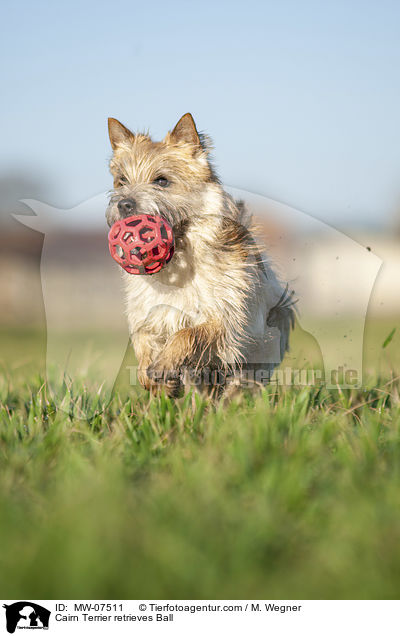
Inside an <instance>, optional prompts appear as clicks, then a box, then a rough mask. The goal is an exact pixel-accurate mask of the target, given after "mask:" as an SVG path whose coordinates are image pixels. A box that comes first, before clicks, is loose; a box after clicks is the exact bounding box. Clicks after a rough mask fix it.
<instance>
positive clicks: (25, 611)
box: [3, 601, 51, 634]
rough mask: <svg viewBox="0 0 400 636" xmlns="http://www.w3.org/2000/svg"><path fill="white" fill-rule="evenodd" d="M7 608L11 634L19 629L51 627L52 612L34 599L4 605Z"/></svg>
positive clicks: (8, 628) (7, 624)
mask: <svg viewBox="0 0 400 636" xmlns="http://www.w3.org/2000/svg"><path fill="white" fill-rule="evenodd" d="M3 607H4V608H5V610H6V621H7V623H6V627H7V631H8V633H9V634H14V632H15V630H16V629H17V628H18V629H49V619H50V614H51V612H50V611H49V610H48V609H46V608H45V607H42V606H41V605H38V604H37V603H32V601H18V602H17V603H12V604H11V605H3Z"/></svg>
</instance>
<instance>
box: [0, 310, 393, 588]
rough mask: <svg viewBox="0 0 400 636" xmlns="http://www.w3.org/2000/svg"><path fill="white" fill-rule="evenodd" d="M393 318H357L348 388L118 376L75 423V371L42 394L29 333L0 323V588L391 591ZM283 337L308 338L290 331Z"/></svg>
mask: <svg viewBox="0 0 400 636" xmlns="http://www.w3.org/2000/svg"><path fill="white" fill-rule="evenodd" d="M394 326H395V321H390V322H389V321H386V322H382V321H381V322H379V323H376V324H371V325H369V328H368V329H367V332H366V350H365V369H366V373H365V387H364V388H363V389H353V390H342V391H338V390H327V389H326V388H324V387H317V386H314V387H277V386H275V385H270V386H269V387H268V388H267V389H265V390H264V391H263V392H262V394H260V395H258V396H256V397H252V396H251V395H244V396H243V397H241V398H239V399H236V400H234V401H232V402H230V403H229V404H219V405H213V404H211V403H210V402H207V401H206V400H203V399H201V398H199V397H198V396H196V397H195V398H193V397H192V396H191V395H189V396H187V397H186V398H185V399H183V400H180V401H177V402H173V401H171V400H169V399H167V398H165V397H163V396H162V397H160V398H158V399H149V398H148V396H147V395H146V394H145V393H144V392H142V391H141V390H140V389H137V388H135V389H131V390H130V391H127V390H126V388H124V389H122V388H121V390H118V388H117V390H116V392H115V395H114V397H113V400H112V402H111V403H110V404H109V405H107V406H106V407H105V409H104V412H103V413H102V414H101V415H98V416H96V417H95V418H93V419H92V420H91V421H89V422H88V421H84V420H80V419H75V418H74V414H73V413H74V408H73V402H74V400H75V401H76V402H77V403H79V401H80V400H82V399H91V398H90V396H89V397H88V396H87V395H86V394H84V391H83V389H84V387H82V392H81V394H77V395H75V397H73V398H72V407H71V409H70V413H67V412H65V411H63V410H60V409H59V408H58V407H57V405H55V404H53V403H52V400H51V397H49V395H48V391H47V387H46V384H45V383H44V381H43V371H44V369H43V364H44V358H43V351H44V349H43V346H44V340H43V338H44V335H43V333H36V332H18V331H10V330H7V331H6V330H3V332H2V333H1V334H0V335H1V345H2V366H3V373H2V376H1V380H0V545H1V549H0V572H1V578H0V596H2V597H3V598H14V599H18V598H35V599H37V598H42V599H52V598H55V599H58V598H61V599H66V598H78V599H79V598H98V599H118V598H139V599H140V598H166V599H174V598H198V599H201V598H207V599H208V598H211V599H218V598H227V599H239V598H269V599H297V598H302V599H307V598H398V595H399V589H400V406H399V404H400V399H399V389H400V385H399V380H398V378H397V377H396V376H397V375H398V373H396V369H399V368H400V364H399V360H398V353H397V352H398V333H397V332H396V333H395V334H394V337H393V339H392V340H391V341H390V342H388V341H387V336H388V334H389V333H390V332H391V329H392V328H393V327H394ZM333 338H334V336H333ZM385 340H386V342H385ZM383 344H385V347H383ZM294 350H295V352H296V353H297V354H298V356H299V359H300V358H301V357H302V356H303V353H304V351H307V352H309V351H310V350H312V351H314V354H315V356H317V355H318V351H317V349H316V348H315V346H314V345H313V344H312V343H311V342H310V341H309V340H307V337H306V336H305V335H304V334H301V333H299V332H298V333H297V334H296V336H295V341H294ZM303 357H304V356H303ZM308 362H309V363H311V362H312V360H311V359H309V360H308Z"/></svg>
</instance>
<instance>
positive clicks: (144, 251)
mask: <svg viewBox="0 0 400 636" xmlns="http://www.w3.org/2000/svg"><path fill="white" fill-rule="evenodd" d="M108 246H109V249H110V254H111V256H112V257H113V259H114V260H115V261H116V262H117V263H118V265H120V266H121V267H122V268H123V269H124V270H125V271H126V272H128V273H129V274H147V275H148V274H156V273H157V272H159V271H160V270H161V269H162V268H163V267H164V266H165V265H166V264H167V263H169V261H170V260H171V258H172V256H173V254H174V233H173V231H172V227H171V226H170V224H169V223H168V221H166V220H165V219H163V218H162V217H161V216H153V215H151V214H137V215H134V216H128V217H126V218H125V219H121V220H120V221H116V222H115V223H114V224H113V225H112V227H111V229H110V231H109V233H108Z"/></svg>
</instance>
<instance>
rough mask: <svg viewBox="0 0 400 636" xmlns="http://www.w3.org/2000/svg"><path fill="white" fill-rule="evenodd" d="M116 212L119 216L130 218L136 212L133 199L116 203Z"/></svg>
mask: <svg viewBox="0 0 400 636" xmlns="http://www.w3.org/2000/svg"><path fill="white" fill-rule="evenodd" d="M118 210H119V213H120V214H121V216H132V214H135V212H136V201H135V199H122V200H121V201H119V203H118Z"/></svg>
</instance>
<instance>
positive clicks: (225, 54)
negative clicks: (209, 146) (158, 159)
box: [0, 0, 400, 228]
mask: <svg viewBox="0 0 400 636" xmlns="http://www.w3.org/2000/svg"><path fill="white" fill-rule="evenodd" d="M0 18H1V25H2V26H1V31H2V33H1V38H0V50H1V59H2V60H3V64H2V71H1V73H2V86H3V91H2V93H3V98H2V100H1V102H0V110H1V119H2V122H3V126H2V139H1V144H0V173H3V174H4V173H7V172H10V171H13V172H15V171H16V170H21V171H22V172H24V173H26V174H31V175H34V176H35V177H36V176H37V177H38V178H39V179H40V181H41V182H43V184H44V185H45V187H46V188H47V193H48V194H47V202H49V203H51V204H53V205H55V206H57V207H72V206H74V205H76V204H78V203H79V202H81V201H83V200H84V199H87V198H89V197H92V196H93V195H95V194H97V193H98V192H101V191H104V190H105V189H107V188H109V187H111V179H110V176H109V174H108V168H107V159H108V158H109V155H110V149H109V143H108V138H107V133H106V120H107V117H108V116H113V117H117V118H119V119H121V120H122V121H123V122H124V123H125V124H126V125H128V126H130V127H132V128H133V129H145V128H149V129H150V131H151V133H152V134H153V136H154V137H155V138H160V137H162V136H163V135H164V134H165V132H166V131H167V130H168V129H169V128H171V127H172V126H173V125H174V124H175V123H176V121H177V119H178V118H179V117H180V116H181V115H182V114H183V113H184V112H186V111H191V112H192V114H193V115H194V117H195V119H196V122H197V124H198V128H199V129H201V130H205V131H207V132H208V133H209V134H210V135H211V136H212V137H213V139H214V142H215V147H216V151H215V159H216V164H217V166H218V169H219V172H220V175H221V177H222V179H223V181H224V182H225V183H227V184H229V185H232V186H235V187H237V188H241V189H244V190H250V191H252V192H255V193H257V194H262V195H264V196H267V197H270V198H273V199H277V200H279V201H282V202H285V203H287V204H289V205H291V206H293V207H296V208H298V209H300V210H302V211H304V212H307V213H309V214H312V215H314V216H316V217H317V218H319V219H321V220H324V221H327V222H329V223H331V224H333V225H335V226H336V227H338V228H344V227H346V226H348V225H349V224H350V225H351V224H360V223H361V224H364V223H373V224H379V223H386V222H388V221H389V220H390V219H391V218H392V217H393V216H394V215H395V213H396V210H397V211H399V210H400V143H399V142H400V123H399V122H400V83H399V68H400V38H399V32H400V28H399V27H400V4H399V3H398V2H389V1H381V2H375V1H373V2H372V1H368V0H366V1H364V2H358V1H347V2H345V1H341V0H339V1H335V2H333V1H331V2H328V1H322V0H321V1H320V2H311V1H309V0H305V1H300V0H299V1H297V2H296V1H288V0H281V1H278V0H276V1H274V2H268V1H266V2H262V1H260V2H254V1H251V0H250V1H248V2H234V1H230V2H216V1H214V2H208V1H207V2H198V3H190V2H176V1H171V2H168V3H166V2H158V1H157V0H155V1H154V2H152V3H150V2H148V3H144V2H143V1H141V2H126V1H122V0H116V1H114V2H102V1H99V0H97V1H96V2H94V1H93V2H92V1H87V2H85V1H84V0H83V2H76V1H75V0H70V1H69V2H48V1H37V0H36V1H35V2H32V1H28V0H22V1H20V2H15V1H14V2H10V1H9V0H6V2H4V1H3V3H2V9H1V16H0ZM23 195H24V196H25V197H26V196H29V193H27V192H24V193H23ZM99 213H100V214H103V211H100V212H99ZM399 216H400V212H399Z"/></svg>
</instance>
